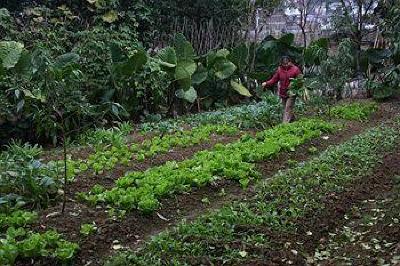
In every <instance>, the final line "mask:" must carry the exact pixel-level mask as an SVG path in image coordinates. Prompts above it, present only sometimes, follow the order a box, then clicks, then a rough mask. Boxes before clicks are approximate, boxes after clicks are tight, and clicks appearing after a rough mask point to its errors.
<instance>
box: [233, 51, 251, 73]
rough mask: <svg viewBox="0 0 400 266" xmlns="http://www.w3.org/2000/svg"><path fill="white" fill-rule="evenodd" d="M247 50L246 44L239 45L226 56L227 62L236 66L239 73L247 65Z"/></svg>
mask: <svg viewBox="0 0 400 266" xmlns="http://www.w3.org/2000/svg"><path fill="white" fill-rule="evenodd" d="M249 56H250V55H249V49H248V46H247V45H246V44H241V45H240V46H238V47H235V48H234V49H233V50H232V52H231V54H230V55H229V56H228V60H230V61H231V62H232V63H234V64H235V65H236V67H237V68H238V70H239V71H242V70H244V69H245V68H246V67H247V66H248V64H249Z"/></svg>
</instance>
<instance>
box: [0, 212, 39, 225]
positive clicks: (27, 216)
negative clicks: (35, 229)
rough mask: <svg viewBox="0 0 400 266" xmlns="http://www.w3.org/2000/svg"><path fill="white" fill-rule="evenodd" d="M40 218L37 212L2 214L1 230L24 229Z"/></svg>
mask: <svg viewBox="0 0 400 266" xmlns="http://www.w3.org/2000/svg"><path fill="white" fill-rule="evenodd" d="M37 218H38V215H37V213H36V212H27V211H22V210H17V211H14V212H12V213H11V214H5V213H1V214H0V229H2V228H6V227H24V226H25V225H27V224H31V223H33V222H35V221H36V220H37Z"/></svg>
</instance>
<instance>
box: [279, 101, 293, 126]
mask: <svg viewBox="0 0 400 266" xmlns="http://www.w3.org/2000/svg"><path fill="white" fill-rule="evenodd" d="M281 99H282V105H283V123H291V122H293V121H294V120H295V116H294V105H295V103H296V97H295V96H293V97H288V98H283V97H282V98H281Z"/></svg>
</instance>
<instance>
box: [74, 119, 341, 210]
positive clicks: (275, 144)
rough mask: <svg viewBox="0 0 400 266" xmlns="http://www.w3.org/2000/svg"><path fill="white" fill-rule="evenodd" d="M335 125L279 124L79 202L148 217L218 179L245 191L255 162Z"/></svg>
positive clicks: (122, 181) (316, 122) (88, 195)
mask: <svg viewBox="0 0 400 266" xmlns="http://www.w3.org/2000/svg"><path fill="white" fill-rule="evenodd" d="M334 128H335V127H334V126H333V125H332V124H330V123H327V122H323V121H320V120H313V119H310V120H304V121H298V122H295V123H292V124H287V125H279V126H277V127H275V128H273V129H269V130H265V131H263V132H261V133H259V134H257V136H256V137H255V138H254V137H251V136H249V135H246V136H243V137H242V138H241V140H239V141H237V142H235V143H230V144H227V145H222V144H217V145H216V146H215V148H214V149H213V150H211V151H200V152H198V153H196V154H195V155H194V156H193V158H192V159H189V160H185V161H182V162H174V161H172V162H167V163H166V164H164V165H162V166H159V167H154V168H151V169H148V170H147V171H144V172H132V173H128V174H127V175H125V176H124V177H122V178H120V179H118V180H117V181H116V187H114V188H113V189H111V190H104V189H101V188H99V186H96V187H95V188H94V189H92V190H91V191H90V192H89V193H80V194H79V195H78V196H79V198H81V199H83V200H85V201H87V202H89V203H92V204H98V203H107V204H111V205H114V206H116V207H118V208H121V209H125V210H130V209H133V208H138V209H140V210H142V211H143V212H152V211H154V210H156V209H157V208H158V207H159V199H160V198H162V197H165V196H167V195H171V194H175V193H177V192H182V191H189V190H190V189H191V187H192V186H196V187H202V186H206V185H208V184H209V183H211V182H213V181H215V180H216V179H220V178H224V177H226V178H230V179H233V180H237V181H238V182H240V184H242V186H243V187H246V186H247V185H248V184H249V181H250V180H251V179H254V178H257V177H258V176H259V174H258V173H257V172H256V171H255V165H254V162H257V161H261V160H266V159H268V158H271V157H272V156H274V155H276V154H277V153H279V152H281V151H290V150H293V149H294V148H295V147H296V146H298V145H300V144H302V143H304V142H306V141H308V140H311V139H313V138H316V137H318V136H320V135H321V134H322V132H332V131H333V130H334Z"/></svg>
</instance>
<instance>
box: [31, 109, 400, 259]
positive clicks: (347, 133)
mask: <svg viewBox="0 0 400 266" xmlns="http://www.w3.org/2000/svg"><path fill="white" fill-rule="evenodd" d="M392 107H393V106H392V105H389V104H388V105H386V106H382V107H381V110H380V111H379V112H378V113H376V114H375V115H374V116H373V117H372V118H371V120H370V121H369V122H367V123H360V122H350V123H347V126H346V127H345V128H344V129H343V130H341V131H339V132H336V133H335V134H334V135H331V136H328V137H329V138H327V139H326V138H320V139H317V140H314V141H312V142H311V143H309V144H307V145H304V146H302V147H299V148H298V149H297V150H296V151H295V152H291V153H282V154H280V155H279V156H278V157H277V158H274V159H272V160H269V161H267V162H265V163H260V164H258V168H259V170H260V171H261V172H262V174H263V176H264V177H266V178H268V177H270V176H272V175H273V174H275V173H276V172H277V171H279V170H281V169H284V168H286V167H287V166H288V165H289V164H290V162H291V161H294V160H296V161H303V160H306V159H308V158H309V157H310V156H312V155H313V154H312V153H310V151H309V148H310V147H313V148H316V149H317V150H318V151H322V150H324V149H326V148H327V147H328V146H329V145H336V144H339V143H342V142H344V141H346V140H348V139H349V138H351V137H352V136H354V135H356V134H359V133H361V132H362V131H364V130H365V129H367V128H370V127H373V126H375V125H376V124H378V123H380V122H382V121H383V120H386V119H390V118H392V117H393V116H394V115H395V114H396V113H397V112H398V110H397V109H393V108H392ZM325 137H326V136H325ZM165 156H170V155H165ZM177 156H181V159H182V160H183V159H185V157H183V156H182V155H181V152H179V153H177ZM187 156H190V155H187ZM149 167H150V166H149ZM96 183H98V182H96ZM86 187H89V185H86ZM253 194H254V191H253V188H250V189H248V190H242V189H241V188H240V187H239V186H238V184H237V183H234V182H231V181H227V180H223V181H221V182H220V183H216V184H212V185H211V186H208V187H205V188H200V189H193V191H192V192H190V193H188V194H180V195H175V196H173V197H172V198H168V199H164V200H162V208H161V209H160V210H159V212H156V213H154V214H152V215H149V216H144V215H143V214H142V213H140V212H136V211H133V212H130V213H128V214H127V215H126V216H125V217H124V218H123V219H122V220H114V219H111V218H109V216H108V214H107V213H106V212H105V211H104V209H96V208H89V207H87V206H86V205H83V204H80V203H77V202H75V201H73V200H72V199H71V201H70V202H69V203H68V205H67V214H66V216H65V217H59V216H52V215H50V216H48V215H49V214H52V213H53V212H55V211H58V210H59V209H60V207H59V206H56V207H53V208H49V209H48V210H46V211H44V212H43V213H41V218H40V224H39V225H38V227H37V229H39V230H46V229H49V228H54V229H56V230H57V231H59V232H60V233H64V234H65V236H66V238H67V239H68V240H71V241H76V242H80V247H81V252H80V253H79V254H78V257H77V259H76V264H77V265H101V261H102V257H104V256H108V255H110V253H111V251H112V250H113V249H112V247H113V246H114V245H115V244H116V243H118V244H120V245H122V246H128V247H131V248H137V247H138V246H140V244H141V243H142V242H143V241H144V240H146V239H148V238H149V237H150V236H152V235H154V234H157V233H158V232H160V231H163V230H165V229H166V228H168V227H170V226H172V225H174V224H176V223H177V222H179V221H181V220H182V219H188V220H191V219H194V218H195V217H197V216H199V215H200V214H203V213H205V212H207V211H209V210H212V209H217V208H220V207H221V206H223V205H225V204H226V203H230V202H232V201H233V200H237V199H242V198H246V197H251V196H252V195H253ZM92 222H95V223H96V225H97V227H98V233H97V234H96V235H93V236H90V237H88V238H86V239H82V238H81V237H80V236H79V229H80V225H81V224H84V223H92ZM115 241H118V242H115ZM314 248H316V246H315V247H314ZM38 265H39V264H38Z"/></svg>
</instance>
